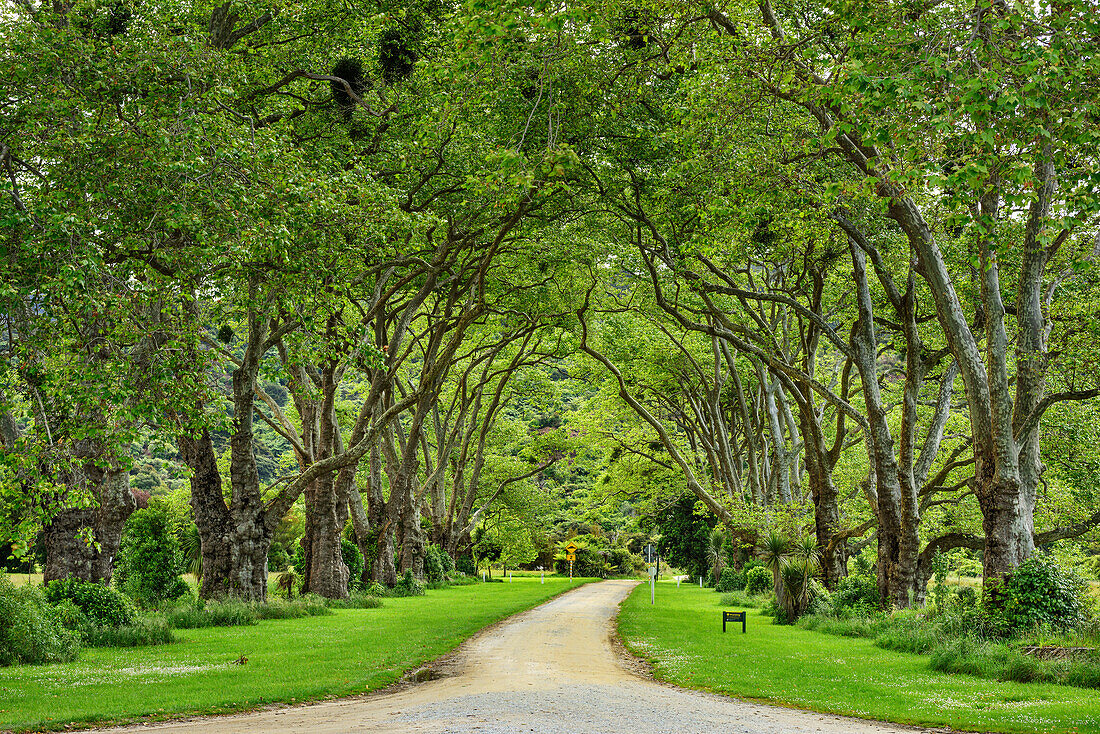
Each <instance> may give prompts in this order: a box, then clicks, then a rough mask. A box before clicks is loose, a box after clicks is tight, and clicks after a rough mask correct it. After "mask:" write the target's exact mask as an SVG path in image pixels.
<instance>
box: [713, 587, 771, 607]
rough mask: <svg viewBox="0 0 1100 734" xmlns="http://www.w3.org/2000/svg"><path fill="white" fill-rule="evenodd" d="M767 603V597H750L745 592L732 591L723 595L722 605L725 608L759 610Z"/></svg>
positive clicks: (763, 595) (762, 595)
mask: <svg viewBox="0 0 1100 734" xmlns="http://www.w3.org/2000/svg"><path fill="white" fill-rule="evenodd" d="M767 603H768V596H767V595H765V594H761V595H758V596H749V595H748V594H746V593H745V592H743V591H731V592H729V593H727V594H723V595H722V600H721V605H722V606H724V607H747V608H749V609H759V608H760V607H762V606H764V605H765V604H767Z"/></svg>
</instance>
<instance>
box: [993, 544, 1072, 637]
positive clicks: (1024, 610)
mask: <svg viewBox="0 0 1100 734" xmlns="http://www.w3.org/2000/svg"><path fill="white" fill-rule="evenodd" d="M1087 590H1088V586H1087V584H1086V583H1085V581H1084V580H1083V579H1081V578H1080V577H1078V576H1076V575H1075V574H1072V573H1069V572H1067V571H1064V570H1062V569H1061V568H1059V567H1058V566H1057V565H1056V564H1055V563H1054V562H1053V561H1052V560H1051V559H1050V558H1048V557H1047V556H1045V555H1043V554H1041V553H1035V554H1034V555H1032V556H1031V558H1029V559H1027V560H1026V561H1024V562H1023V563H1022V564H1020V566H1019V567H1018V568H1017V569H1016V570H1015V571H1013V572H1012V575H1010V576H1009V577H1008V578H1007V579H1006V580H1005V582H1004V583H1003V584H1002V585H1001V586H1000V588H999V589H997V592H996V594H995V598H996V600H997V602H996V603H995V604H993V605H992V606H993V608H994V610H996V612H998V613H999V614H1000V615H1001V616H1003V618H1004V621H1005V623H1006V626H1007V628H1008V630H1009V631H1010V632H1016V631H1022V630H1025V629H1028V628H1031V627H1035V626H1039V625H1046V626H1049V627H1051V628H1053V629H1060V630H1068V629H1073V628H1075V627H1077V626H1079V625H1080V624H1081V623H1082V622H1084V621H1085V616H1086V613H1087V610H1088V596H1087V593H1088V591H1087Z"/></svg>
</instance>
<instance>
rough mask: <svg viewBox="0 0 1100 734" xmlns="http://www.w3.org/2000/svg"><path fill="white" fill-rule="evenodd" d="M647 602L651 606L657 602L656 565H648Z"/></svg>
mask: <svg viewBox="0 0 1100 734" xmlns="http://www.w3.org/2000/svg"><path fill="white" fill-rule="evenodd" d="M649 603H650V605H651V606H652V605H653V604H656V603H657V567H656V566H650V567H649Z"/></svg>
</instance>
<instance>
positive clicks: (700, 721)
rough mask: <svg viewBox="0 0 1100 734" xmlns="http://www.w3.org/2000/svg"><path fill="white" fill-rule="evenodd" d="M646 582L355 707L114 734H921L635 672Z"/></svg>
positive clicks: (586, 600)
mask: <svg viewBox="0 0 1100 734" xmlns="http://www.w3.org/2000/svg"><path fill="white" fill-rule="evenodd" d="M635 583H636V582H632V581H605V582H602V583H598V584H589V585H588V586H583V587H581V588H579V589H576V590H575V591H571V592H569V593H567V594H564V595H562V596H560V597H558V598H556V599H554V600H552V601H549V602H547V603H546V604H543V605H542V606H540V607H537V608H535V609H532V610H530V611H528V612H524V613H522V614H519V615H516V616H515V617H512V618H511V619H508V620H506V621H505V622H503V623H501V624H499V625H496V626H494V627H492V628H490V629H489V630H487V631H485V632H483V633H481V634H479V635H477V636H476V637H474V638H472V639H471V640H469V641H468V642H467V643H466V644H465V645H463V646H462V647H461V648H460V649H459V651H458V652H457V653H456V654H455V655H453V656H452V657H451V659H450V661H449V662H448V663H446V664H445V665H444V666H442V667H443V668H445V669H446V670H447V671H448V672H449V673H450V674H449V675H447V676H446V677H443V678H438V679H435V680H429V681H426V682H424V683H419V684H415V685H411V686H406V687H399V688H397V689H396V690H388V691H381V692H379V693H376V694H371V695H367V696H360V697H356V698H348V699H341V700H337V701H326V702H323V703H318V704H312V705H306V706H296V707H292V708H280V709H273V710H268V711H261V712H258V713H252V714H241V715H237V716H224V717H206V718H201V719H193V720H188V721H181V722H173V723H167V724H159V725H144V726H139V727H124V728H116V729H110V730H106V731H111V732H115V733H116V734H117V733H118V732H124V731H131V732H133V731H138V730H140V731H143V732H149V731H153V732H156V733H157V734H199V732H202V733H203V734H226V733H228V732H241V731H248V732H310V734H329V733H332V734H336V733H337V732H340V733H342V732H395V733H397V732H400V733H406V732H432V733H433V734H440V733H443V732H455V733H457V732H464V733H466V732H477V733H478V734H505V733H507V734H512V733H513V732H536V733H538V734H558V733H560V732H591V733H593V734H594V733H596V732H608V733H609V734H610V733H616V734H617V733H619V732H631V733H632V734H634V733H638V734H658V733H661V734H664V733H668V734H695V733H697V732H698V733H701V732H722V733H723V734H780V733H781V732H782V733H784V734H786V733H788V732H815V733H816V732H820V733H821V734H865V733H866V734H871V733H874V734H901V733H902V732H905V733H906V734H913V733H914V732H916V731H919V730H915V729H912V728H906V727H897V726H891V725H885V724H877V723H874V722H867V721H862V720H859V719H848V718H843V717H838V716H829V715H825V714H815V713H811V712H806V711H798V710H795V709H786V708H780V707H777V706H766V705H761V704H754V703H746V702H743V701H738V700H736V699H730V698H725V697H722V696H715V695H711V694H706V693H700V692H697V691H690V690H684V689H679V688H675V687H672V686H667V685H662V684H659V683H655V682H653V681H651V680H648V679H645V678H642V677H639V676H638V675H636V674H634V673H632V672H630V671H629V670H628V669H627V668H625V667H624V666H623V665H622V664H621V663H620V659H619V657H618V655H617V654H616V653H615V652H614V650H613V649H612V646H611V634H612V619H613V617H614V615H615V613H616V610H617V608H618V604H619V602H621V601H622V600H623V599H624V598H625V597H626V595H627V594H628V593H629V592H630V590H631V589H632V588H633V587H634V585H635Z"/></svg>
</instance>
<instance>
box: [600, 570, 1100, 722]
mask: <svg viewBox="0 0 1100 734" xmlns="http://www.w3.org/2000/svg"><path fill="white" fill-rule="evenodd" d="M720 598H721V595H720V594H716V593H715V592H714V591H713V590H711V589H700V588H698V587H697V586H693V585H687V584H685V585H684V586H682V587H681V588H679V589H678V588H676V586H675V584H674V583H672V582H662V583H659V584H658V586H657V603H656V606H650V603H649V584H643V585H640V586H638V588H636V589H635V590H634V591H633V592H632V593H631V594H630V596H629V597H627V599H626V600H625V601H623V604H622V607H621V611H620V614H619V617H618V622H617V625H618V631H619V635H620V636H621V638H622V640H623V642H624V643H625V645H626V647H627V649H629V650H630V651H631V652H633V653H634V654H635V655H637V656H639V657H641V658H643V659H645V660H647V661H648V662H649V663H650V664H651V665H652V667H653V671H654V675H655V676H656V677H657V679H658V680H662V681H666V682H668V683H673V684H675V685H678V686H683V687H686V688H695V689H699V690H705V691H710V692H712V693H719V694H724V695H728V696H735V697H738V698H744V699H751V700H753V701H760V702H767V703H776V704H781V705H785V706H793V707H796V708H801V709H809V710H812V711H819V712H822V713H830V714H841V715H847V716H857V717H860V718H864V719H874V720H879V721H890V722H894V723H899V724H910V725H917V726H935V727H951V728H953V729H959V730H970V731H997V732H1012V733H1016V732H1066V733H1067V734H1069V733H1073V734H1077V733H1078V732H1080V733H1083V732H1100V696H1098V695H1097V693H1096V691H1093V690H1088V689H1084V688H1074V687H1071V686H1058V685H1050V684H1041V683H1002V682H998V681H991V680H985V679H981V678H975V677H972V676H968V675H947V674H944V673H937V672H934V671H932V670H930V669H929V667H928V658H927V657H926V656H921V655H911V654H908V653H899V652H891V651H889V650H883V649H881V648H878V647H875V646H874V644H873V643H872V641H871V640H864V639H853V638H846V637H835V636H833V635H826V634H822V633H820V632H811V631H809V630H804V629H800V628H798V627H788V626H784V625H775V624H772V620H771V618H770V617H765V616H763V615H762V614H761V613H760V612H759V610H754V609H746V610H745V611H747V612H748V633H747V634H745V635H742V634H741V625H740V624H737V625H735V626H734V627H731V628H730V629H731V631H730V632H726V633H725V634H723V633H722V610H723V609H724V607H722V606H721V604H720V601H719V600H720ZM739 610H740V609H739V608H733V607H731V608H729V609H728V611H739Z"/></svg>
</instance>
